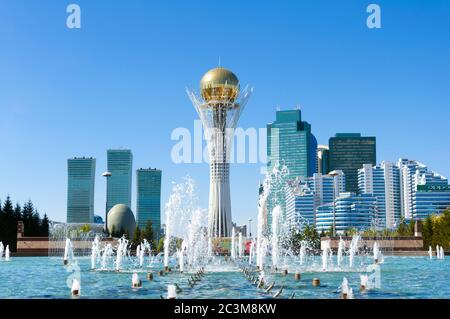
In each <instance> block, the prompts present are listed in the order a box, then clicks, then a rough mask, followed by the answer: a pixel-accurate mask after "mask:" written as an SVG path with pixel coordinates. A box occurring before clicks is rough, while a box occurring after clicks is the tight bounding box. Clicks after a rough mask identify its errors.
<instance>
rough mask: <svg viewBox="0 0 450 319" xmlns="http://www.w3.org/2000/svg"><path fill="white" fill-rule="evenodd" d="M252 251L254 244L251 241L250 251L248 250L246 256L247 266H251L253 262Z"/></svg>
mask: <svg viewBox="0 0 450 319" xmlns="http://www.w3.org/2000/svg"><path fill="white" fill-rule="evenodd" d="M254 250H255V242H254V241H253V240H252V241H251V243H250V249H249V254H248V264H249V265H251V264H252V262H253V255H254Z"/></svg>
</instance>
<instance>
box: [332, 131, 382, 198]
mask: <svg viewBox="0 0 450 319" xmlns="http://www.w3.org/2000/svg"><path fill="white" fill-rule="evenodd" d="M329 147H330V171H333V170H341V171H343V172H344V174H345V181H346V190H347V192H352V193H358V191H359V189H358V169H360V168H361V167H362V166H363V165H364V164H371V165H372V166H374V165H376V160H377V158H376V138H375V137H363V136H361V134H359V133H343V134H336V136H335V137H332V138H330V141H329Z"/></svg>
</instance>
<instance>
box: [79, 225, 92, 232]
mask: <svg viewBox="0 0 450 319" xmlns="http://www.w3.org/2000/svg"><path fill="white" fill-rule="evenodd" d="M80 231H81V232H82V233H89V232H90V231H91V226H89V225H88V224H84V225H83V226H81V228H80Z"/></svg>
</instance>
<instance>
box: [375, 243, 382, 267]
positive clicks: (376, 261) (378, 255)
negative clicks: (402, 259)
mask: <svg viewBox="0 0 450 319" xmlns="http://www.w3.org/2000/svg"><path fill="white" fill-rule="evenodd" d="M373 261H374V263H375V264H378V262H380V261H381V258H380V249H379V248H378V243H377V242H374V243H373Z"/></svg>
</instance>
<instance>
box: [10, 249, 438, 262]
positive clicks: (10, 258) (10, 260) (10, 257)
mask: <svg viewBox="0 0 450 319" xmlns="http://www.w3.org/2000/svg"><path fill="white" fill-rule="evenodd" d="M442 259H443V258H442ZM5 261H11V257H10V256H9V245H6V249H5Z"/></svg>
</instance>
